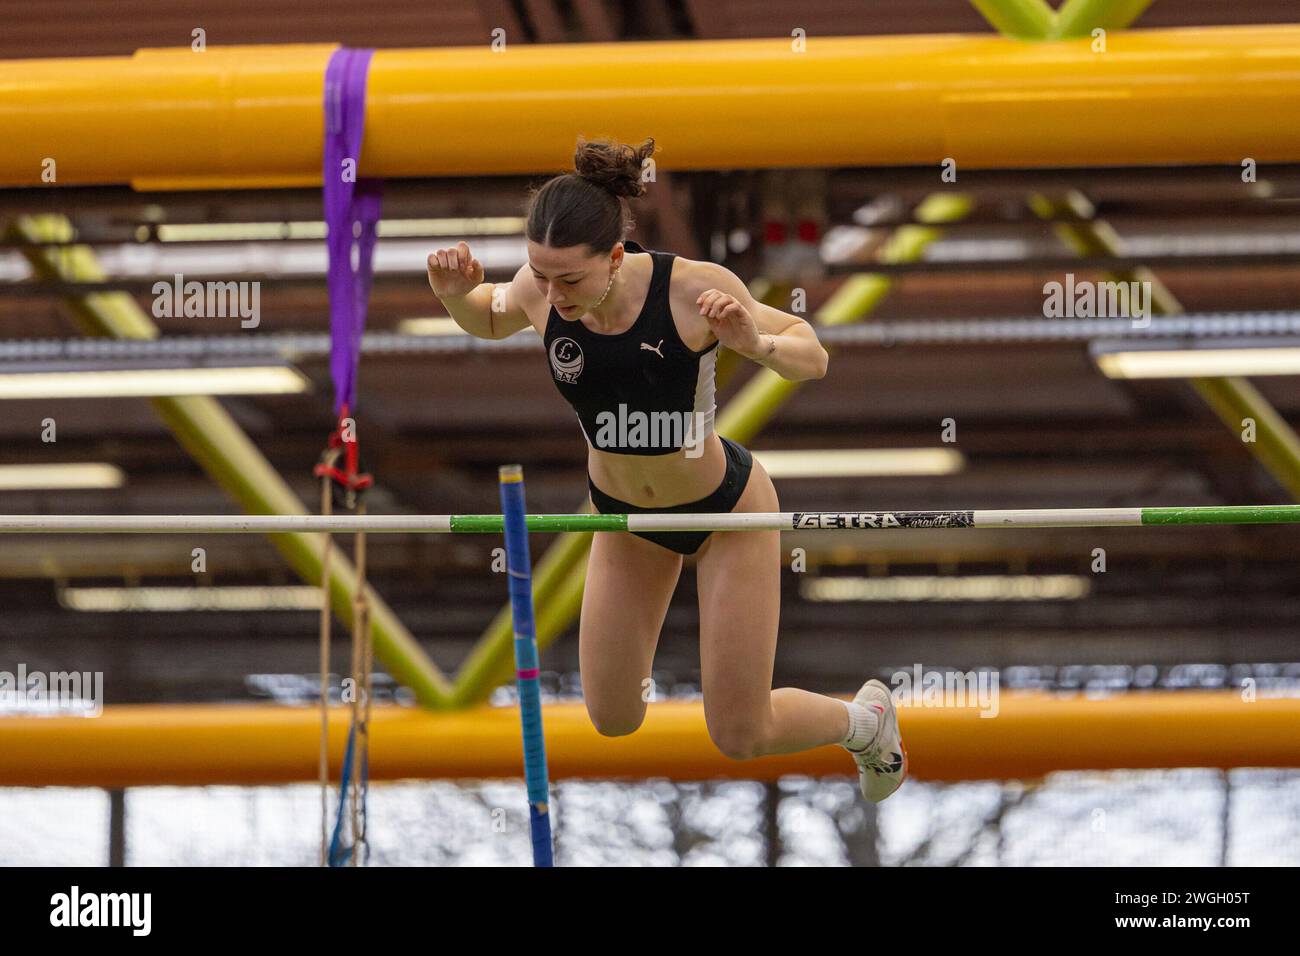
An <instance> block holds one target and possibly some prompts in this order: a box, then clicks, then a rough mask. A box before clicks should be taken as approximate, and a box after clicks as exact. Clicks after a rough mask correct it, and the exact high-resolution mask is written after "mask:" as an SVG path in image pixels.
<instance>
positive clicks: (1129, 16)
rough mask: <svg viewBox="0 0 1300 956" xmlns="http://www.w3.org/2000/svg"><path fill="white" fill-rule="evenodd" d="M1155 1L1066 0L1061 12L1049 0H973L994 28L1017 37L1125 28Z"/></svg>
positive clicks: (1054, 36)
mask: <svg viewBox="0 0 1300 956" xmlns="http://www.w3.org/2000/svg"><path fill="white" fill-rule="evenodd" d="M1151 2H1152V0H1065V3H1063V4H1062V5H1061V9H1060V10H1059V11H1057V10H1053V9H1052V7H1051V5H1050V4H1048V3H1047V2H1046V0H971V6H973V7H974V8H975V9H976V10H978V11H979V12H980V13H981V14H982V15H983V17H984V19H985V20H987V21H988V22H989V25H990V26H992V27H993V29H995V30H997V31H998V32H999V33H1001V34H1002V35H1003V36H1007V37H1013V38H1014V39H1017V40H1075V39H1080V38H1083V37H1090V36H1092V31H1093V30H1096V29H1098V28H1100V29H1103V30H1107V31H1110V30H1123V29H1125V28H1127V27H1129V26H1131V25H1132V24H1133V22H1134V21H1135V20H1137V18H1138V17H1140V16H1142V14H1143V13H1144V12H1145V11H1146V8H1147V7H1149V6H1151Z"/></svg>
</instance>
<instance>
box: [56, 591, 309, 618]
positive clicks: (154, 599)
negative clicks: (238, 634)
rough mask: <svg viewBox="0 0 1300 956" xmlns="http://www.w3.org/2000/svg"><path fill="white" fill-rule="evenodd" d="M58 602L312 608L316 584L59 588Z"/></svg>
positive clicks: (68, 605)
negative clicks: (312, 585)
mask: <svg viewBox="0 0 1300 956" xmlns="http://www.w3.org/2000/svg"><path fill="white" fill-rule="evenodd" d="M59 604H60V605H61V606H62V607H64V608H65V609H67V610H69V611H100V612H103V611H316V610H320V606H321V591H320V588H315V587H310V586H307V585H289V586H285V587H263V586H254V587H138V588H78V587H71V588H61V589H60V590H59Z"/></svg>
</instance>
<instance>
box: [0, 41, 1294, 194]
mask: <svg viewBox="0 0 1300 956" xmlns="http://www.w3.org/2000/svg"><path fill="white" fill-rule="evenodd" d="M1091 42H1092V41H1091V39H1088V38H1085V39H1081V40H1068V41H1056V42H1045V43H1021V42H1018V41H1016V40H1011V39H1007V38H1003V37H994V36H987V35H983V34H971V35H956V34H941V35H926V36H887V37H814V38H812V39H811V40H809V41H808V43H807V48H806V50H804V51H802V52H800V51H797V50H795V49H793V48H792V44H791V41H790V40H789V39H786V38H780V39H778V38H773V39H758V40H714V41H690V42H653V43H617V44H602V43H592V44H575V45H511V46H509V47H508V48H507V49H505V50H504V51H502V52H494V51H493V50H491V49H490V48H489V47H488V46H487V45H484V46H481V47H447V48H441V49H409V50H380V51H378V52H376V54H375V56H374V59H373V62H372V65H371V70H370V81H369V112H368V118H367V123H366V139H365V149H364V153H363V156H362V158H361V167H360V169H361V172H362V173H363V174H365V175H369V176H379V177H402V176H444V175H484V174H500V173H537V172H543V171H548V172H549V171H558V170H560V169H562V168H563V167H564V166H565V165H566V164H567V163H568V161H569V159H570V157H571V156H572V153H573V147H574V142H575V137H576V136H577V135H579V134H582V135H586V136H596V135H611V136H616V137H620V138H622V139H627V140H632V139H638V138H640V137H644V136H654V137H655V138H656V139H657V140H658V141H659V142H660V144H661V146H662V151H661V153H660V154H659V156H658V162H659V163H660V164H661V165H662V166H663V167H664V168H665V169H669V168H671V169H700V168H706V169H713V168H732V169H738V168H758V167H780V166H866V165H895V164H938V163H940V162H941V161H942V160H943V159H945V158H947V157H951V158H952V159H955V160H956V162H957V164H958V170H961V169H972V168H981V167H985V168H996V167H1016V168H1023V167H1053V166H1056V167H1072V166H1092V165H1130V164H1131V165H1142V164H1167V163H1227V164H1232V165H1234V166H1235V165H1237V164H1239V163H1240V162H1241V161H1242V160H1243V159H1245V158H1246V157H1251V158H1253V159H1255V160H1257V161H1258V162H1265V163H1267V162H1295V161H1300V124H1296V123H1287V122H1279V121H1278V118H1279V117H1285V116H1296V115H1300V26H1296V25H1276V26H1242V27H1212V28H1191V29H1175V30H1134V31H1120V32H1115V33H1112V34H1111V35H1110V36H1109V37H1108V41H1107V42H1108V47H1107V50H1106V52H1105V53H1095V52H1093V50H1092V46H1091ZM331 49H332V48H331V47H328V46H312V45H300V46H275V47H230V48H225V49H222V48H212V49H209V50H207V51H206V52H203V53H195V52H191V51H190V50H189V49H179V50H177V49H167V50H140V51H138V52H136V54H135V55H133V56H129V57H102V58H84V59H54V60H14V61H7V62H4V63H0V129H3V130H4V131H5V135H4V136H3V137H0V186H15V185H41V184H42V183H43V182H46V181H48V180H43V179H42V171H43V170H44V169H46V168H47V166H46V165H45V164H46V161H47V160H53V161H54V163H55V164H56V166H55V167H54V169H55V174H56V178H55V179H54V182H57V183H59V184H62V185H79V184H97V183H99V184H102V183H132V184H134V185H135V186H136V187H137V188H156V187H159V188H165V187H172V188H206V187H224V186H288V185H306V184H311V183H316V182H319V180H320V145H321V125H322V122H321V88H322V83H323V75H324V70H325V63H326V61H327V59H328V57H329V54H330V50H331Z"/></svg>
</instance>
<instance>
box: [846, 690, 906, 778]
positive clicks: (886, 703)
mask: <svg viewBox="0 0 1300 956" xmlns="http://www.w3.org/2000/svg"><path fill="white" fill-rule="evenodd" d="M853 702H854V703H855V704H861V705H862V706H863V707H866V708H867V709H868V710H870V711H871V712H872V713H873V714H875V715H876V718H877V727H876V736H874V737H872V738H871V743H869V744H868V745H867V746H866V748H865V749H864V750H860V751H858V750H849V753H851V754H853V759H854V760H855V761H857V764H858V783H859V785H860V786H861V787H862V795H863V796H864V797H866V798H867V799H868V800H870V801H871V802H872V803H879V802H880V801H881V800H884V799H885V798H886V797H888V796H889V795H890V794H892V793H893V792H894V791H895V790H897V789H898V788H899V787H901V786H902V785H903V781H904V780H906V779H907V750H906V749H905V748H904V747H903V738H902V737H901V736H900V735H899V733H898V713H897V711H896V710H895V709H894V698H893V696H892V695H891V694H890V693H889V688H888V687H886V686H885V685H884V684H882V683H881V682H880V681H878V680H869V681H867V682H866V683H865V684H863V685H862V689H861V690H859V691H858V692H857V694H856V695H855V696H854V698H853ZM845 749H846V750H848V748H847V747H846V748H845Z"/></svg>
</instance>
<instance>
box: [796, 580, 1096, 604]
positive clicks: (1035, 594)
mask: <svg viewBox="0 0 1300 956" xmlns="http://www.w3.org/2000/svg"><path fill="white" fill-rule="evenodd" d="M1091 588H1092V582H1091V581H1089V580H1088V578H1086V577H1082V576H1080V575H1075V574H1038V575H1034V574H1016V575H1008V574H980V575H968V576H965V577H951V576H948V577H944V576H924V575H916V576H913V575H908V576H906V577H892V578H861V577H834V578H811V579H807V580H804V581H803V582H802V583H801V584H800V586H799V594H800V595H801V596H802V597H803V598H805V599H806V600H809V601H1063V600H1064V601H1077V600H1079V599H1080V598H1083V597H1086V596H1087V594H1088V592H1089V591H1090V590H1091Z"/></svg>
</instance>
